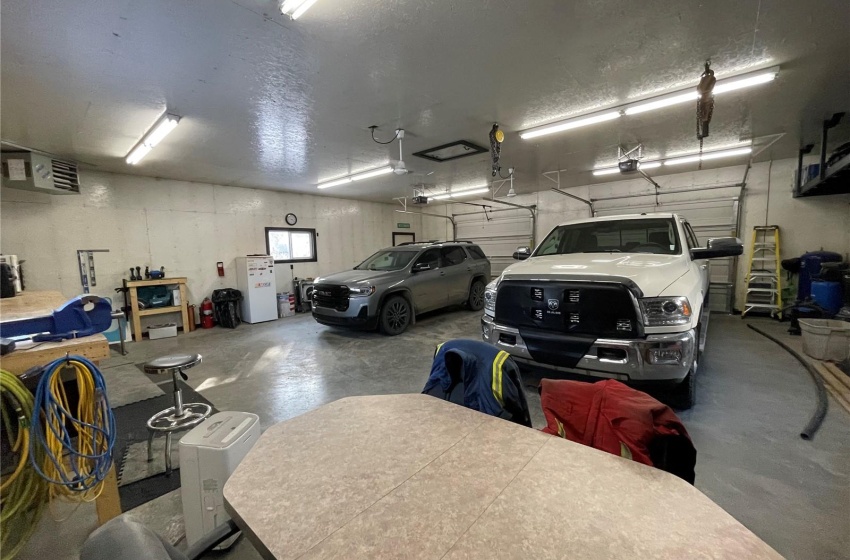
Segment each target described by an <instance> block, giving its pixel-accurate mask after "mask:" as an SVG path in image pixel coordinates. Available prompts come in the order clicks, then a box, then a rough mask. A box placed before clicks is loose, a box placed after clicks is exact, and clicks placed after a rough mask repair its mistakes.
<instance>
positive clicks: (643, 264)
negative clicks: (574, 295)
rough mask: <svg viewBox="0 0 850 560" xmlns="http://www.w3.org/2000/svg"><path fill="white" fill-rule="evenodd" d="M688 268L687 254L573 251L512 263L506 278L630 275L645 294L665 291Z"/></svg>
mask: <svg viewBox="0 0 850 560" xmlns="http://www.w3.org/2000/svg"><path fill="white" fill-rule="evenodd" d="M687 271H688V262H687V257H686V256H685V255H653V254H649V253H571V254H567V255H547V256H543V257H532V258H530V259H527V260H525V261H522V262H518V263H515V264H512V265H511V266H509V267H508V268H506V269H505V271H504V272H503V273H502V279H503V280H511V279H517V280H518V279H529V278H535V277H539V278H541V279H544V278H545V279H552V278H558V277H560V278H564V279H570V280H597V281H599V280H606V279H612V280H616V279H617V278H628V279H629V280H631V281H632V282H634V283H635V284H637V286H638V287H639V288H640V290H641V291H642V292H643V295H644V296H645V297H654V296H658V295H660V294H661V292H663V291H664V288H666V287H667V286H669V285H670V284H672V283H673V282H675V281H676V280H677V279H678V278H679V277H681V276H682V275H683V274H685V273H686V272H687Z"/></svg>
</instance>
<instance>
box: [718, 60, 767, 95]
mask: <svg viewBox="0 0 850 560" xmlns="http://www.w3.org/2000/svg"><path fill="white" fill-rule="evenodd" d="M777 74H779V67H778V66H777V67H775V68H771V69H770V70H768V71H766V72H763V73H760V74H756V75H755V76H749V77H746V78H729V79H727V80H722V81H718V82H717V83H716V84H715V85H714V95H717V94H719V93H726V92H727V91H735V90H736V89H743V88H746V87H750V86H757V85H759V84H765V83H767V82H771V81H773V80H774V79H775V78H776V75H777Z"/></svg>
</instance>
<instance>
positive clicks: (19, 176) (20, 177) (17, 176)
mask: <svg viewBox="0 0 850 560" xmlns="http://www.w3.org/2000/svg"><path fill="white" fill-rule="evenodd" d="M6 164H7V165H8V166H9V180H10V181H26V180H27V168H26V162H25V161H24V160H22V159H7V160H6Z"/></svg>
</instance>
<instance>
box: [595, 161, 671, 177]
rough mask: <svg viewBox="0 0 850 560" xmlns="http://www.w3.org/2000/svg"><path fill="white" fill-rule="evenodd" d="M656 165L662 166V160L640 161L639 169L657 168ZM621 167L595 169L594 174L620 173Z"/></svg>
mask: <svg viewBox="0 0 850 560" xmlns="http://www.w3.org/2000/svg"><path fill="white" fill-rule="evenodd" d="M656 167H661V162H660V161H642V162H640V163H638V169H644V170H646V169H655V168H656ZM619 172H620V168H619V167H603V168H602V169H594V170H593V174H594V175H614V174H615V173H619Z"/></svg>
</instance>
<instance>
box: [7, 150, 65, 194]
mask: <svg viewBox="0 0 850 560" xmlns="http://www.w3.org/2000/svg"><path fill="white" fill-rule="evenodd" d="M2 161H3V186H4V187H9V188H12V189H22V190H25V191H34V192H40V193H47V194H80V178H79V175H78V174H77V165H76V164H75V163H69V162H66V161H60V160H57V159H52V158H50V157H48V156H45V155H41V154H36V153H32V152H3V154H2Z"/></svg>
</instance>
